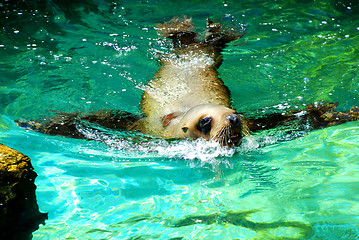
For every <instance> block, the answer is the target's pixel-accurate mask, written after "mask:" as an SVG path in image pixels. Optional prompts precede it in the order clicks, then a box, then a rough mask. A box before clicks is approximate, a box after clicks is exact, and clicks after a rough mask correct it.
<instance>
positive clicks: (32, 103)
mask: <svg viewBox="0 0 359 240" xmlns="http://www.w3.org/2000/svg"><path fill="white" fill-rule="evenodd" d="M30 3H31V4H30ZM357 7H358V6H357V5H356V4H355V3H353V4H352V5H350V4H349V2H348V1H337V2H335V1H310V0H308V1H284V0H283V1H249V0H243V1H214V0H211V1H207V2H206V3H203V2H202V1H194V0H193V1H117V2H116V1H113V2H112V1H90V2H89V1H86V2H83V3H82V2H80V1H75V2H71V3H66V4H64V3H59V2H58V1H53V2H51V1H47V2H45V1H43V2H42V1H40V2H36V3H35V1H28V2H27V3H24V4H22V5H16V4H15V3H14V2H11V1H10V2H4V3H0V10H1V15H2V16H1V20H0V23H1V27H2V28H1V31H2V34H1V35H0V114H1V115H0V130H1V135H0V141H1V142H2V143H3V144H6V145H8V146H10V147H13V148H15V149H17V150H19V151H21V152H23V153H24V154H27V155H28V156H29V157H30V158H31V159H32V164H33V165H34V168H35V171H36V172H37V174H38V177H37V179H36V184H37V198H38V204H39V207H40V210H41V211H42V212H48V213H49V219H48V220H47V221H46V225H44V226H41V227H40V229H39V230H38V231H36V232H35V233H34V234H33V235H34V237H33V238H34V239H217V238H218V239H220V238H222V239H357V238H359V233H358V209H359V200H358V197H357V196H358V192H359V187H358V180H357V179H359V178H358V177H359V172H358V159H359V158H358V154H357V149H358V145H359V140H358V139H359V138H358V136H359V125H358V123H357V122H351V123H347V124H343V125H340V126H335V127H331V128H327V129H323V130H317V131H313V132H311V133H305V132H288V131H281V130H280V129H276V130H273V131H268V132H264V133H259V134H257V135H255V136H254V140H256V142H257V143H258V145H259V147H258V148H257V147H256V145H253V144H250V143H247V144H245V145H244V146H242V147H240V148H235V149H227V148H221V147H218V146H217V145H215V144H212V143H206V142H203V141H188V140H183V141H171V142H167V141H164V140H161V139H153V140H148V139H146V140H145V139H143V140H142V141H133V140H131V139H133V138H136V136H133V135H131V134H129V135H126V133H118V132H111V131H110V132H107V134H102V135H101V134H100V135H97V136H96V139H97V140H98V141H86V140H75V139H68V138H63V137H56V136H47V135H43V134H40V133H35V132H31V131H26V130H23V129H20V128H18V127H17V126H16V125H15V124H14V123H13V120H14V119H18V118H26V119H31V118H39V117H42V116H49V115H51V114H53V112H52V111H63V112H88V111H95V110H99V109H120V110H124V111H129V112H132V113H140V112H139V105H138V104H139V102H140V100H141V94H142V90H141V89H142V87H143V85H144V84H146V82H147V81H148V80H149V79H151V78H152V77H153V75H154V74H155V72H156V70H157V69H158V68H159V66H158V64H157V61H156V56H157V55H158V54H161V53H167V52H169V51H170V45H169V43H168V42H166V41H164V40H163V39H162V38H161V37H159V36H158V35H157V33H156V31H155V29H154V27H155V25H156V23H159V22H163V21H165V20H169V19H171V18H172V17H173V16H178V15H187V16H189V17H192V18H193V21H194V22H195V23H196V25H197V26H198V31H204V28H205V20H206V18H208V17H210V18H212V19H218V20H221V21H222V22H224V23H226V24H227V25H230V26H233V27H236V28H238V29H242V30H244V31H245V32H246V34H245V36H244V37H243V38H242V39H240V40H238V41H236V42H234V43H231V44H230V45H229V46H228V48H226V49H225V50H224V52H223V56H224V61H223V64H222V66H221V68H220V69H219V73H220V77H221V78H222V79H223V80H224V82H225V83H226V85H227V86H228V87H229V89H230V90H231V92H232V100H233V106H234V107H235V108H236V109H237V110H238V111H239V112H242V113H244V114H246V115H247V116H260V115H263V114H265V113H270V112H275V111H277V112H281V111H285V109H288V108H300V107H303V106H304V105H305V104H308V103H312V102H315V101H325V102H338V103H339V107H338V108H339V109H341V110H348V109H349V108H350V107H351V106H353V105H358V104H359V103H358V84H359V78H358V71H359V70H358V69H359V68H358V66H359V60H358V46H359V17H358V16H359V15H358V8H357Z"/></svg>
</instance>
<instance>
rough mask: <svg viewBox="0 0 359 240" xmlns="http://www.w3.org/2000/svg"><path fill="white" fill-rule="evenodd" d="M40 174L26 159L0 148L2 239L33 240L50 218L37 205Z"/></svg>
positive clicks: (11, 150)
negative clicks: (38, 177)
mask: <svg viewBox="0 0 359 240" xmlns="http://www.w3.org/2000/svg"><path fill="white" fill-rule="evenodd" d="M36 176H37V174H36V173H35V172H34V168H33V167H32V165H31V160H30V158H29V157H27V156H26V155H24V154H22V153H20V152H18V151H16V150H14V149H11V148H9V147H7V146H5V145H3V144H0V239H31V238H32V232H33V231H35V230H37V229H38V228H39V225H40V224H45V219H47V214H44V213H41V212H39V207H38V205H37V201H36V194H35V190H36V186H35V183H34V182H35V178H36Z"/></svg>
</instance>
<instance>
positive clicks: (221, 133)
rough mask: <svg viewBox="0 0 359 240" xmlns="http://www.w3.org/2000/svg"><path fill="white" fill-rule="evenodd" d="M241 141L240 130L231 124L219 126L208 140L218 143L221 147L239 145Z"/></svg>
mask: <svg viewBox="0 0 359 240" xmlns="http://www.w3.org/2000/svg"><path fill="white" fill-rule="evenodd" d="M241 139H242V133H241V131H240V129H238V128H235V127H233V126H232V125H231V124H229V125H224V126H221V127H220V128H219V129H218V130H217V131H216V134H215V135H214V136H213V137H211V139H210V140H213V141H216V142H218V143H219V144H220V145H222V146H232V145H239V144H240V142H241Z"/></svg>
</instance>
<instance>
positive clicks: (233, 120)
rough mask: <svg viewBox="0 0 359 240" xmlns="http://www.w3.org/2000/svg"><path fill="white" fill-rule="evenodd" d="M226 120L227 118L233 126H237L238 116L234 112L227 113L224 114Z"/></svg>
mask: <svg viewBox="0 0 359 240" xmlns="http://www.w3.org/2000/svg"><path fill="white" fill-rule="evenodd" d="M226 120H228V121H229V122H230V123H231V124H232V125H233V126H239V124H240V122H239V117H238V116H237V115H236V114H233V113H232V114H228V115H227V116H226Z"/></svg>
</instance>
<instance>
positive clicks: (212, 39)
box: [204, 19, 243, 50]
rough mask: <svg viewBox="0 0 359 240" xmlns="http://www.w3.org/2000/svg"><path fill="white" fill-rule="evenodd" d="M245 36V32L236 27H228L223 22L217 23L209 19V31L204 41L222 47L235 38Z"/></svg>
mask: <svg viewBox="0 0 359 240" xmlns="http://www.w3.org/2000/svg"><path fill="white" fill-rule="evenodd" d="M241 37H243V33H240V32H238V31H237V30H236V29H228V28H226V27H225V25H223V24H221V23H215V22H212V21H211V20H209V19H207V32H206V36H205V40H204V42H205V43H207V44H209V45H212V46H216V47H218V48H220V50H221V49H222V48H224V47H225V45H226V44H227V43H229V42H232V41H234V40H237V39H240V38H241Z"/></svg>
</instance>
